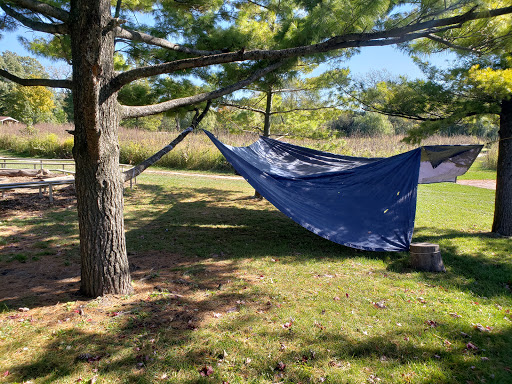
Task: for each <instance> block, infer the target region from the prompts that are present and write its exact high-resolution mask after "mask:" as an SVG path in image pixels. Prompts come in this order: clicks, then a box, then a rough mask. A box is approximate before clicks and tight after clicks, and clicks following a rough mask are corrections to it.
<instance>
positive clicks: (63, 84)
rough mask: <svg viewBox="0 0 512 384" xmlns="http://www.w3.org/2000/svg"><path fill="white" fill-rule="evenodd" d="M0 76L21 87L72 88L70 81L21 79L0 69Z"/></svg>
mask: <svg viewBox="0 0 512 384" xmlns="http://www.w3.org/2000/svg"><path fill="white" fill-rule="evenodd" d="M0 76H2V77H5V78H6V79H8V80H11V81H13V82H15V83H16V84H20V85H23V86H30V87H37V86H43V87H50V88H68V89H71V87H72V86H73V82H72V81H71V80H54V79H23V78H21V77H18V76H16V75H13V74H12V73H9V72H7V71H6V70H4V69H0Z"/></svg>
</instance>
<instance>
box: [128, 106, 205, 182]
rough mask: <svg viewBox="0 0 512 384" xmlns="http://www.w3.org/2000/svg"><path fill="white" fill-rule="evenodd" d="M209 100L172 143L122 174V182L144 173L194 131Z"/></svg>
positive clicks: (203, 115)
mask: <svg viewBox="0 0 512 384" xmlns="http://www.w3.org/2000/svg"><path fill="white" fill-rule="evenodd" d="M210 105H211V100H208V102H207V103H206V107H205V108H204V109H203V112H201V114H199V111H198V110H197V109H196V114H195V116H194V118H193V119H192V123H191V124H190V126H189V127H188V128H187V129H185V130H184V131H183V132H181V133H180V134H179V135H178V136H177V137H176V138H175V139H174V140H173V141H171V142H170V143H169V144H168V145H166V146H165V147H163V148H162V149H161V150H160V151H158V152H157V153H155V154H154V155H153V156H151V157H148V158H147V159H146V160H144V161H142V162H141V163H140V164H138V165H136V166H135V167H133V168H131V169H129V170H127V171H125V172H123V174H124V181H129V180H131V179H133V178H134V177H137V176H138V175H140V174H141V173H142V172H144V171H145V170H146V169H147V168H148V167H150V166H152V165H153V164H154V163H156V162H157V161H158V160H160V159H161V158H162V157H163V156H164V155H166V154H167V153H169V152H170V151H172V150H173V149H174V147H176V145H178V144H179V143H180V142H181V141H182V140H183V139H184V138H185V137H186V136H187V135H188V134H189V133H190V132H192V131H193V130H194V129H196V128H197V126H198V125H199V123H200V122H201V120H203V118H204V117H205V116H206V114H207V113H208V110H209V109H210Z"/></svg>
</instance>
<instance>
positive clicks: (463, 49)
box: [427, 34, 481, 54]
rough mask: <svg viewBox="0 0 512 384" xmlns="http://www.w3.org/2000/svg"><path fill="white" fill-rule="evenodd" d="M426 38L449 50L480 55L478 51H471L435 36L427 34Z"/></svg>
mask: <svg viewBox="0 0 512 384" xmlns="http://www.w3.org/2000/svg"><path fill="white" fill-rule="evenodd" d="M427 38H428V39H430V40H432V41H435V42H436V43H439V44H443V45H445V46H447V47H449V48H452V49H456V50H459V51H465V52H471V53H475V54H480V53H481V52H480V51H479V50H478V49H472V48H468V47H463V46H461V45H457V44H454V43H452V42H451V41H449V40H446V39H443V38H441V37H439V36H436V35H432V34H429V35H428V36H427Z"/></svg>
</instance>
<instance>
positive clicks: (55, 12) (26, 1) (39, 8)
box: [2, 0, 69, 23]
mask: <svg viewBox="0 0 512 384" xmlns="http://www.w3.org/2000/svg"><path fill="white" fill-rule="evenodd" d="M8 2H9V3H10V4H13V5H15V6H16V7H20V8H24V9H28V10H30V11H32V12H36V13H39V14H41V15H43V16H46V17H49V18H54V19H57V20H60V21H63V22H65V23H66V22H68V21H69V12H67V11H65V10H63V9H61V8H57V7H54V6H52V5H49V4H46V3H43V2H40V1H37V0H8ZM2 3H3V4H7V1H2Z"/></svg>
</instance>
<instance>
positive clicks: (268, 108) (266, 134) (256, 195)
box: [254, 89, 273, 199]
mask: <svg viewBox="0 0 512 384" xmlns="http://www.w3.org/2000/svg"><path fill="white" fill-rule="evenodd" d="M266 94H267V104H266V106H265V119H264V122H263V136H264V137H269V136H270V117H271V116H272V95H273V93H272V90H271V89H270V90H268V91H267V92H266ZM254 198H255V199H263V196H261V194H260V193H259V192H258V191H256V190H254Z"/></svg>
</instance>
